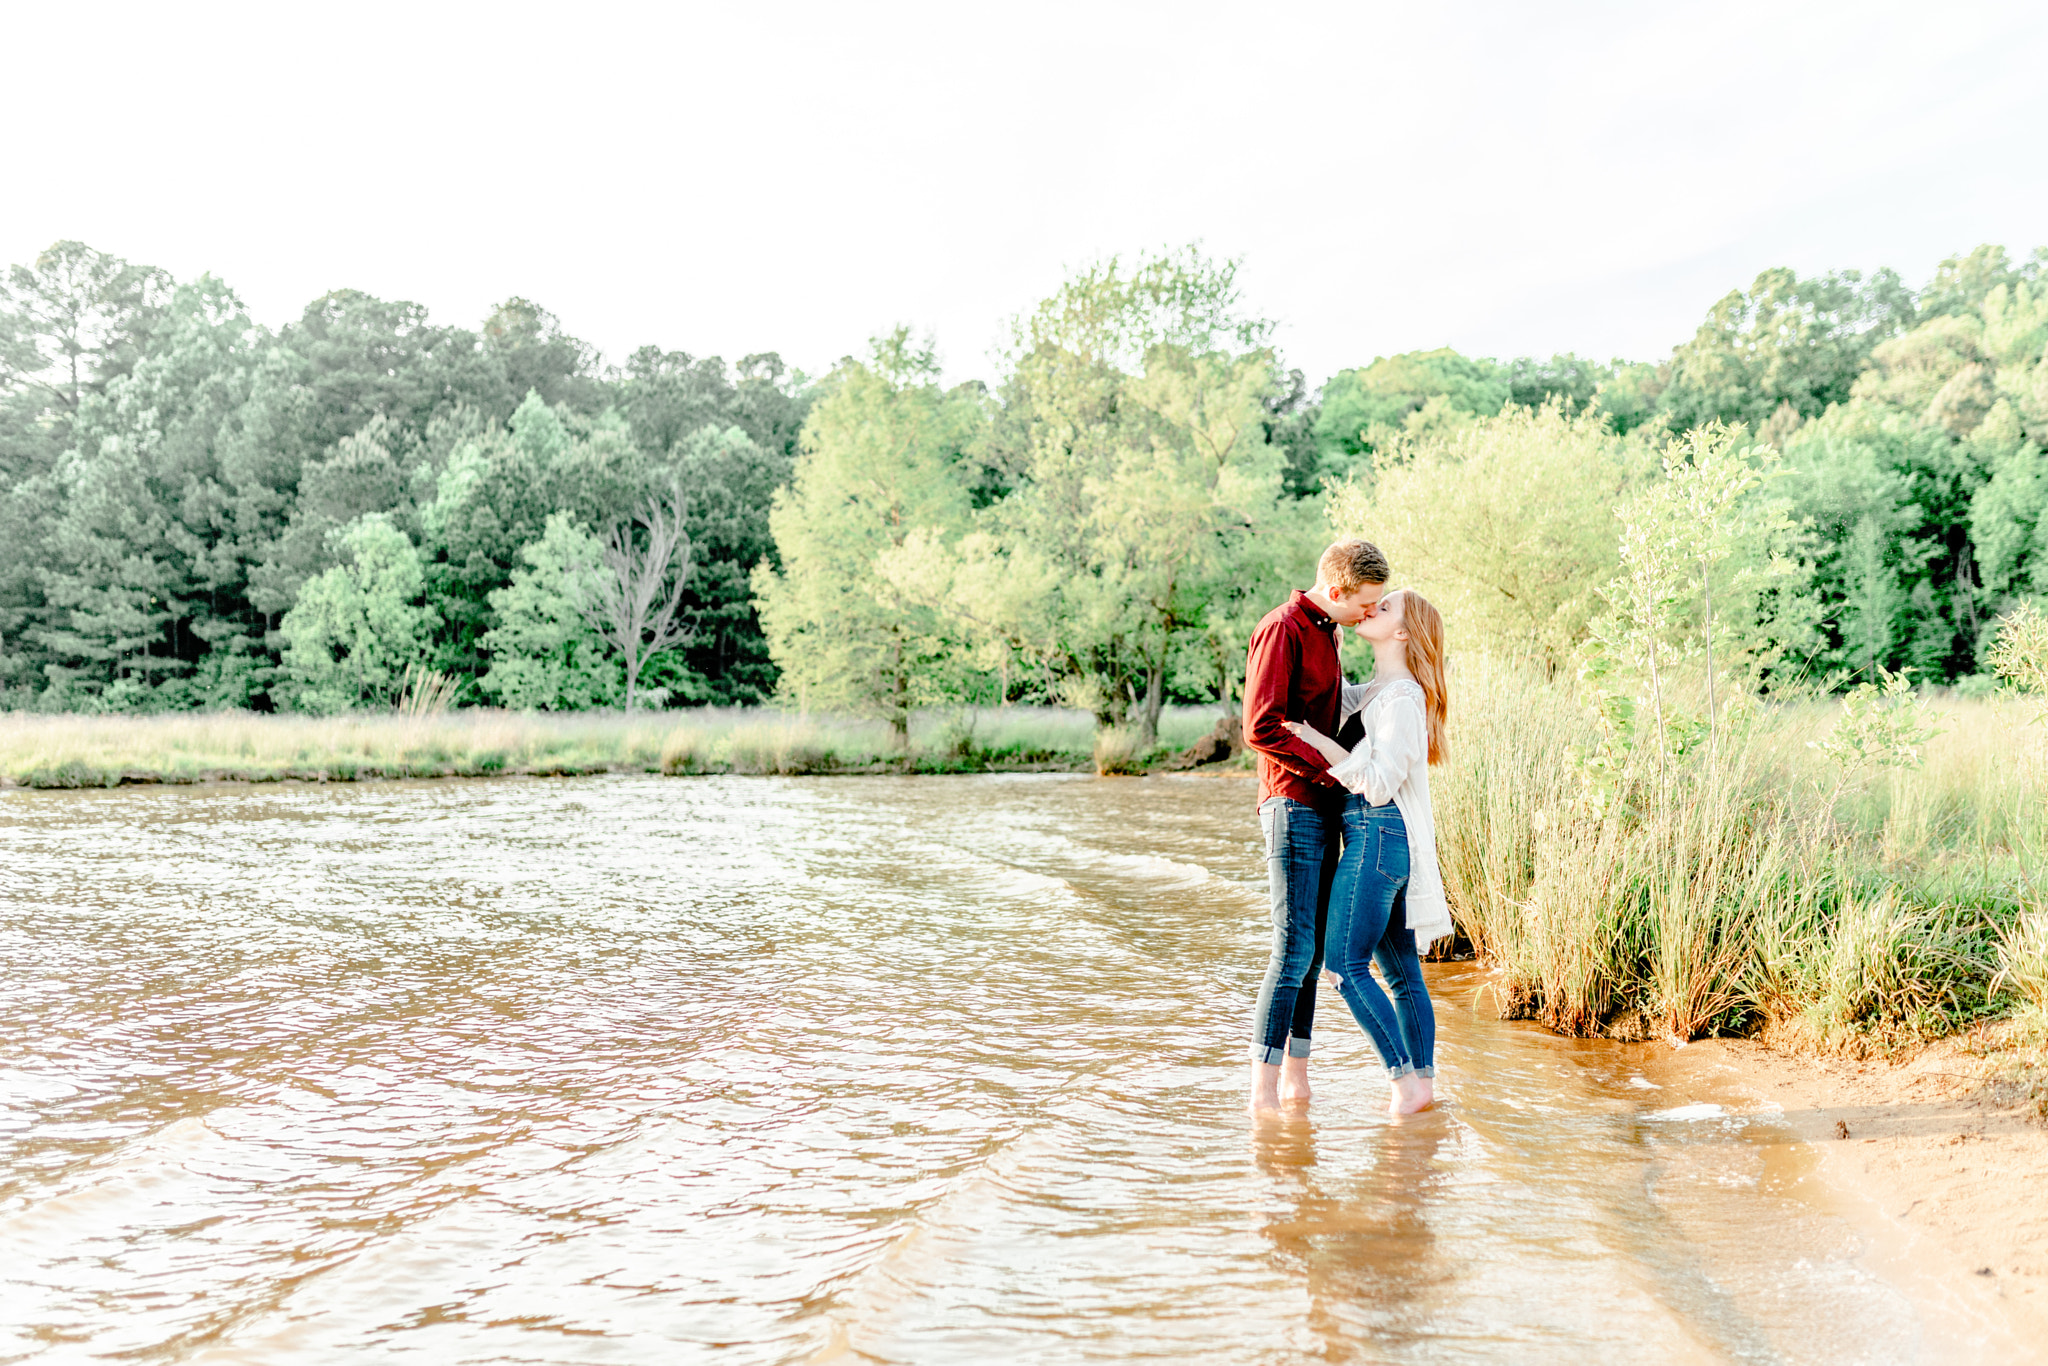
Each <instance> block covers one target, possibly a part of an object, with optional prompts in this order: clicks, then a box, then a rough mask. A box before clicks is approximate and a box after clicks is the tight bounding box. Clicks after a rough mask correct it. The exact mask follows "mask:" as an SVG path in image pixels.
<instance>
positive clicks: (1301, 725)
mask: <svg viewBox="0 0 2048 1366" xmlns="http://www.w3.org/2000/svg"><path fill="white" fill-rule="evenodd" d="M1280 724H1281V725H1283V726H1286V727H1287V729H1289V730H1291V731H1293V732H1294V733H1295V734H1296V735H1298V736H1300V737H1301V738H1302V739H1303V740H1306V741H1307V742H1308V743H1309V745H1310V746H1312V747H1313V748H1314V749H1315V751H1316V753H1318V754H1320V755H1322V756H1323V757H1324V758H1325V759H1328V760H1329V761H1330V762H1331V763H1333V764H1341V763H1343V762H1344V761H1345V760H1346V759H1349V758H1350V757H1351V751H1350V750H1348V749H1346V748H1344V746H1342V745H1340V744H1338V743H1337V742H1336V741H1335V740H1332V739H1331V738H1330V737H1329V736H1327V735H1325V734H1323V733H1322V732H1321V731H1319V730H1317V729H1316V728H1315V727H1314V726H1311V725H1310V724H1309V723H1308V722H1306V721H1283V722H1281V723H1280Z"/></svg>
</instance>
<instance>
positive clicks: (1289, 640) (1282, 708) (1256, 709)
mask: <svg viewBox="0 0 2048 1366" xmlns="http://www.w3.org/2000/svg"><path fill="white" fill-rule="evenodd" d="M1299 653H1300V652H1299V650H1298V648H1297V646H1296V645H1295V641H1294V637H1293V635H1292V634H1291V633H1290V632H1288V631H1287V630H1285V629H1284V628H1282V627H1281V626H1279V625H1278V624H1275V625H1272V626H1267V627H1264V628H1263V629H1261V630H1259V631H1257V632H1254V633H1253V635H1252V648H1251V653H1250V655H1249V656H1248V657H1247V658H1246V660H1245V670H1244V742H1245V744H1247V745H1249V746H1251V748H1252V749H1254V750H1256V751H1258V752H1259V753H1260V754H1263V755H1265V756H1266V757H1267V758H1268V759H1271V760H1272V761H1273V762H1274V763H1276V764H1278V765H1280V767H1282V768H1284V769H1286V770H1287V771H1288V772H1289V773H1292V774H1295V775H1296V776H1297V777H1302V778H1306V779H1308V780H1309V781H1310V782H1312V783H1315V784H1316V785H1318V786H1319V787H1335V786H1336V785H1337V784H1336V782H1335V781H1334V780H1332V779H1331V777H1330V761H1329V760H1327V759H1325V758H1324V757H1323V756H1322V755H1320V754H1318V753H1316V751H1315V749H1314V747H1313V746H1311V745H1310V744H1309V743H1308V742H1307V741H1305V740H1303V739H1302V738H1301V737H1300V736H1298V735H1296V734H1295V733H1294V732H1293V731H1291V730H1289V729H1287V685H1288V684H1289V683H1290V682H1292V681H1293V678H1294V670H1295V668H1296V667H1297V665H1298V663H1299Z"/></svg>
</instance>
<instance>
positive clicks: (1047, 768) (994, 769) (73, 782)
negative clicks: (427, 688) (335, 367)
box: [0, 756, 1095, 791]
mask: <svg viewBox="0 0 2048 1366" xmlns="http://www.w3.org/2000/svg"><path fill="white" fill-rule="evenodd" d="M1094 771H1095V766H1094V763H1093V761H1092V760H1090V759H1088V758H1087V757H1085V756H1083V757H1080V758H1077V759H1075V760H1073V761H1071V762H1067V761H1054V762H1034V763H1015V764H1007V763H990V764H981V765H974V764H969V763H957V764H949V763H946V762H943V761H937V760H927V759H915V758H914V759H906V760H902V761H899V762H895V763H883V764H848V765H843V766H842V765H836V764H835V765H829V766H814V767H792V768H778V769H746V768H732V767H704V768H691V769H686V770H666V769H664V768H662V766H661V765H659V764H618V763H591V764H579V763H575V762H573V761H572V762H566V763H546V764H521V765H511V764H506V765H500V766H478V765H464V764H395V765H394V764H362V765H351V764H347V763H336V764H328V765H315V766H311V767H304V768H294V767H285V768H277V769H260V770H259V769H229V768H218V769H216V768H206V769H194V770H191V771H189V772H179V771H172V772H165V771H163V770H158V769H126V768H124V769H111V768H100V767H97V766H89V765H70V764H67V765H64V766H62V767H60V768H57V769H43V770H32V771H30V772H28V773H25V774H6V773H0V789H22V790H31V791H64V790H79V789H91V788H111V787H215V786H259V785H263V784H268V783H369V782H401V781H409V780H416V779H438V778H587V777H592V776H595V775H599V774H606V773H638V774H652V775H657V776H663V777H670V778H709V777H722V776H738V777H746V778H771V777H873V776H877V775H887V774H900V775H926V776H940V775H972V774H985V773H1093V772H1094Z"/></svg>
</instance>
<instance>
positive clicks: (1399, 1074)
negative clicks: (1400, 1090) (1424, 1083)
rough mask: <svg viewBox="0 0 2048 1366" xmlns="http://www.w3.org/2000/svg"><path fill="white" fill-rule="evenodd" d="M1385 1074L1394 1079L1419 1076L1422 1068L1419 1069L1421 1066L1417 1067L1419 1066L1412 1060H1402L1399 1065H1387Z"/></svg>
mask: <svg viewBox="0 0 2048 1366" xmlns="http://www.w3.org/2000/svg"><path fill="white" fill-rule="evenodd" d="M1387 1075H1388V1076H1389V1077H1391V1078H1393V1079H1394V1080H1395V1081H1399V1080H1401V1078H1403V1077H1419V1076H1421V1075H1422V1069H1421V1068H1419V1067H1417V1066H1416V1065H1415V1064H1414V1063H1412V1062H1404V1063H1402V1064H1401V1065H1400V1066H1399V1067H1389V1068H1388V1069H1387Z"/></svg>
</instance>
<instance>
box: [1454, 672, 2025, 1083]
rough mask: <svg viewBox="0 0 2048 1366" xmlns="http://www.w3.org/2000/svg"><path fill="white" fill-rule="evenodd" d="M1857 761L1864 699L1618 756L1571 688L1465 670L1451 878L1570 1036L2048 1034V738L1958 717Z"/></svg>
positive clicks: (1483, 937)
mask: <svg viewBox="0 0 2048 1366" xmlns="http://www.w3.org/2000/svg"><path fill="white" fill-rule="evenodd" d="M1902 707H1903V708H1904V710H1903V711H1902V712H1901V714H1902V715H1909V716H1910V717H1911V719H1912V722H1913V724H1916V725H1918V726H1920V727H1921V728H1923V729H1924V728H1926V727H1928V726H1931V727H1933V728H1935V729H1937V731H1938V733H1937V734H1935V735H1933V736H1932V738H1929V739H1926V740H1925V741H1924V742H1923V743H1921V744H1919V745H1918V746H1915V747H1913V750H1914V752H1912V753H1905V752H1900V753H1895V754H1891V755H1889V756H1880V759H1879V760H1876V761H1873V760H1870V759H1868V758H1866V757H1861V756H1856V755H1851V756H1849V757H1847V758H1844V757H1841V756H1842V752H1843V746H1842V745H1841V744H1840V743H1839V739H1840V730H1839V728H1840V727H1842V725H1843V716H1844V709H1843V707H1842V705H1841V704H1840V703H1839V702H1835V701H1827V702H1815V703H1807V704H1801V705H1795V706H1790V707H1778V708H1766V709H1761V710H1758V711H1756V712H1754V713H1753V714H1752V715H1751V716H1750V717H1749V718H1748V720H1747V721H1746V722H1745V723H1743V724H1741V725H1739V726H1737V727H1735V728H1734V730H1733V733H1724V734H1723V735H1722V736H1721V737H1720V741H1719V744H1718V745H1717V747H1716V751H1715V752H1714V753H1713V755H1712V757H1711V758H1709V757H1708V755H1707V754H1706V753H1705V752H1704V751H1703V750H1702V749H1701V748H1699V747H1697V746H1695V747H1694V748H1693V749H1692V750H1691V752H1689V753H1686V754H1683V755H1666V756H1663V757H1662V758H1661V759H1659V758H1657V757H1655V756H1653V755H1649V754H1640V753H1639V754H1633V755H1628V754H1621V755H1617V754H1616V752H1615V747H1614V745H1613V744H1612V743H1611V742H1609V743H1607V744H1603V734H1602V731H1601V730H1600V728H1599V727H1598V726H1597V725H1596V724H1595V722H1594V721H1593V720H1592V718H1591V713H1590V712H1589V711H1588V709H1587V708H1586V707H1585V706H1583V705H1582V704H1581V702H1580V700H1579V699H1578V698H1577V697H1575V696H1574V695H1573V694H1572V691H1571V688H1570V686H1569V685H1566V684H1560V683H1552V682H1547V681H1544V680H1543V679H1541V678H1539V677H1537V676H1535V675H1532V674H1530V673H1527V672H1524V671H1520V670H1516V669H1512V668H1503V667H1486V666H1483V665H1472V666H1469V667H1467V668H1465V669H1464V670H1462V671H1461V679H1460V685H1459V688H1458V708H1457V711H1456V714H1455V716H1454V725H1453V732H1452V744H1453V756H1452V764H1451V765H1450V766H1449V767H1448V768H1446V769H1443V770H1440V771H1439V772H1440V774H1441V776H1440V777H1438V778H1437V779H1436V783H1437V788H1438V812H1437V822H1438V829H1439V831H1440V832H1441V836H1440V838H1441V840H1442V853H1443V859H1444V871H1445V875H1446V880H1447V882H1448V883H1449V885H1450V887H1451V891H1452V895H1453V899H1454V901H1455V902H1456V904H1457V911H1458V919H1459V922H1460V925H1461V927H1462V928H1463V930H1464V932H1465V933H1466V934H1467V935H1468V936H1469V938H1470V940H1471V942H1472V946H1473V947H1474V948H1475V949H1476V950H1477V951H1478V952H1479V954H1480V955H1481V956H1482V957H1483V958H1484V959H1485V960H1487V961H1488V962H1490V963H1491V964H1493V965H1494V966H1495V967H1496V969H1497V971H1498V974H1499V983H1500V994H1501V997H1502V1003H1503V1006H1504V1008H1505V1010H1506V1011H1507V1013H1510V1014H1515V1015H1523V1016H1531V1017H1534V1018H1537V1019H1540V1020H1542V1021H1543V1022H1544V1023H1545V1024H1547V1025H1549V1026H1550V1027H1552V1028H1553V1029H1557V1030H1560V1031H1562V1032H1565V1033H1570V1034H1596V1033H1600V1034H1607V1035H1609V1036H1611V1037H1620V1038H1662V1037H1673V1038H1679V1039H1690V1038H1696V1037H1699V1036H1701V1035H1704V1034H1709V1033H1716V1032H1729V1033H1753V1032H1763V1033H1766V1034H1774V1035H1776V1036H1778V1037H1780V1038H1783V1039H1787V1040H1793V1041H1799V1042H1805V1043H1812V1044H1818V1045H1822V1046H1827V1047H1836V1048H1839V1047H1849V1048H1862V1047H1870V1046H1878V1047H1883V1046H1888V1045H1892V1044H1899V1043H1904V1042H1908V1041H1911V1040H1914V1039H1919V1038H1925V1037H1929V1036H1934V1035H1944V1034H1950V1033H1955V1032H1958V1031H1965V1030H1971V1029H1977V1028H1982V1027H1986V1026H1989V1025H1992V1024H1997V1025H1998V1026H1999V1027H2000V1028H2002V1029H2005V1030H2006V1031H2007V1032H2008V1033H2013V1031H2017V1033H2016V1034H2014V1035H2013V1036H2014V1037H2016V1038H2017V1037H2022V1036H2029V1037H2030V1036H2032V1035H2033V1034H2035V1033H2038V1026H2037V1020H2038V1019H2039V1018H2041V1017H2048V895H2044V891H2048V889H2044V888H2043V886H2042V884H2041V881H2040V875H2041V871H2042V869H2041V864H2040V862H2039V859H2040V855H2041V853H2042V851H2043V850H2044V849H2048V809H2044V806H2043V802H2042V798H2043V796H2044V791H2043V789H2044V781H2043V780H2044V773H2048V753H2044V747H2043V741H2044V732H2043V728H2042V727H2040V726H2038V725H2032V724H2029V718H2030V715H2031V712H2030V709H2029V708H2028V707H2027V706H2026V705H2025V704H2022V703H2018V702H1999V701H1975V702H1965V701H1947V702H1937V703H1933V704H1930V705H1928V706H1927V707H1926V708H1925V710H1924V711H1921V710H1919V709H1918V708H1917V707H1915V706H1913V705H1912V704H1902Z"/></svg>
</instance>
